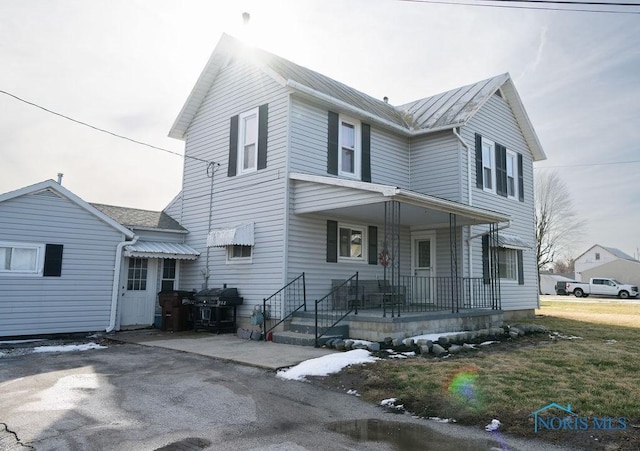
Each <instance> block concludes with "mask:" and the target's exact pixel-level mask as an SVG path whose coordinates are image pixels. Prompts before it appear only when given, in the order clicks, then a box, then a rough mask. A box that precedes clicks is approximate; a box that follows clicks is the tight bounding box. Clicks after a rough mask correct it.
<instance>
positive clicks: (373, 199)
mask: <svg viewBox="0 0 640 451" xmlns="http://www.w3.org/2000/svg"><path fill="white" fill-rule="evenodd" d="M289 178H290V179H291V180H292V181H293V183H292V193H293V208H294V212H295V213H296V214H308V213H323V214H327V215H330V216H333V217H336V218H343V219H347V220H354V221H356V220H357V221H358V222H368V223H381V222H384V217H385V215H384V205H385V202H387V201H398V202H400V204H401V213H400V223H401V225H406V226H410V227H417V226H427V227H432V228H438V227H444V226H448V225H449V214H450V213H453V214H455V215H456V223H457V225H458V226H461V225H473V224H488V223H497V222H506V221H509V219H510V217H509V215H506V214H502V213H497V212H494V211H491V210H485V209H482V208H477V207H471V206H469V205H465V204H461V203H459V202H453V201H450V200H446V199H441V198H438V197H434V196H429V195H425V194H420V193H417V192H415V191H410V190H404V189H400V188H397V187H395V186H391V185H381V184H375V183H366V182H360V181H357V180H347V179H340V178H335V177H325V176H317V175H309V174H299V173H291V174H289Z"/></svg>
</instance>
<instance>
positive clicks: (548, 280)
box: [540, 271, 574, 294]
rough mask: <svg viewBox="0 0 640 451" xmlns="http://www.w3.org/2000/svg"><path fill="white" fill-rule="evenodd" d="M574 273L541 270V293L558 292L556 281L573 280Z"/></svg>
mask: <svg viewBox="0 0 640 451" xmlns="http://www.w3.org/2000/svg"><path fill="white" fill-rule="evenodd" d="M571 280H574V279H573V274H555V273H552V272H549V271H540V294H556V283H557V282H563V281H567V282H568V281H571Z"/></svg>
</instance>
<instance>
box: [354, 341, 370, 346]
mask: <svg viewBox="0 0 640 451" xmlns="http://www.w3.org/2000/svg"><path fill="white" fill-rule="evenodd" d="M352 341H353V345H354V346H355V345H365V346H369V345H371V344H373V341H367V340H352Z"/></svg>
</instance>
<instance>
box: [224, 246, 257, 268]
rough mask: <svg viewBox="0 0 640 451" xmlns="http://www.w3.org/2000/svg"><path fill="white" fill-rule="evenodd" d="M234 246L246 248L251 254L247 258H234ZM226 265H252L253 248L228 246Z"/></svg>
mask: <svg viewBox="0 0 640 451" xmlns="http://www.w3.org/2000/svg"><path fill="white" fill-rule="evenodd" d="M236 246H240V247H248V248H249V249H251V254H250V255H249V256H248V257H234V256H233V249H234V248H235V247H236ZM225 254H226V263H227V264H228V265H237V264H242V263H253V246H241V245H239V244H230V245H229V246H227V247H226V252H225Z"/></svg>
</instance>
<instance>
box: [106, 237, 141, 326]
mask: <svg viewBox="0 0 640 451" xmlns="http://www.w3.org/2000/svg"><path fill="white" fill-rule="evenodd" d="M137 241H138V236H137V235H134V237H133V240H131V241H123V242H121V243H118V246H117V247H116V266H115V268H114V270H113V286H112V287H111V314H110V315H109V326H107V328H106V332H107V333H109V332H111V331H113V329H115V327H116V313H117V311H118V296H119V294H120V270H121V268H122V251H123V250H124V247H125V246H129V245H132V244H136V242H137Z"/></svg>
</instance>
